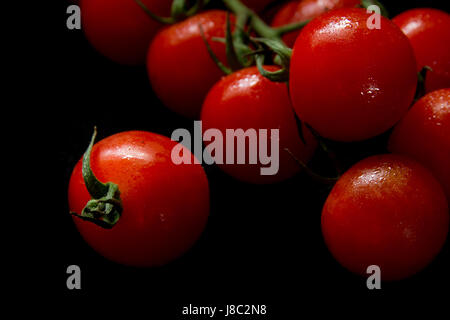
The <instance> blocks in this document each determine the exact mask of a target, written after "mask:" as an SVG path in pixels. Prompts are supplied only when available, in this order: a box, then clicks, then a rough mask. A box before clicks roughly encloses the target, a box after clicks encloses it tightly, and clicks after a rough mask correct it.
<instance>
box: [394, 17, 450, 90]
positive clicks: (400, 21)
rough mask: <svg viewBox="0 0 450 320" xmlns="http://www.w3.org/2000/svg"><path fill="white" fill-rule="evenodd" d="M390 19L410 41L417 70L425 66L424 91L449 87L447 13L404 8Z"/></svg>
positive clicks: (449, 52)
mask: <svg viewBox="0 0 450 320" xmlns="http://www.w3.org/2000/svg"><path fill="white" fill-rule="evenodd" d="M392 21H393V22H394V23H395V24H397V25H398V26H399V27H400V28H401V29H402V31H403V32H404V33H405V34H406V36H407V37H408V38H409V40H410V41H411V44H412V46H413V48H414V53H415V55H416V59H417V70H418V71H419V70H420V69H422V68H423V67H424V66H429V67H431V68H432V69H433V71H431V72H428V74H427V79H426V85H425V88H426V90H427V92H431V91H434V90H437V89H443V88H449V87H450V50H449V43H450V15H449V14H448V13H446V12H444V11H441V10H437V9H428V8H419V9H412V10H408V11H405V12H403V13H401V14H399V15H398V16H396V17H395V18H394V19H392Z"/></svg>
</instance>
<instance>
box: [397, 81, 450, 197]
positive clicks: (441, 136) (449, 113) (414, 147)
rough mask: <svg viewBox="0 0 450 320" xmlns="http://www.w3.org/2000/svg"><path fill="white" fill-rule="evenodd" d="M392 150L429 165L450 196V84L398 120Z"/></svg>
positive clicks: (425, 98)
mask: <svg viewBox="0 0 450 320" xmlns="http://www.w3.org/2000/svg"><path fill="white" fill-rule="evenodd" d="M389 150H390V151H391V152H394V153H400V154H404V155H408V156H410V157H412V158H414V159H416V160H417V161H419V162H420V163H422V164H423V165H424V166H426V167H427V168H429V169H430V170H431V171H432V172H433V173H434V175H435V177H436V178H437V179H438V180H439V181H440V182H441V184H442V186H443V187H444V189H445V191H446V194H447V199H449V200H450V88H449V89H441V90H437V91H433V92H431V93H428V94H427V95H425V96H424V97H422V98H421V99H420V100H419V101H417V102H416V103H415V104H414V106H413V107H412V108H411V109H410V110H409V111H408V113H407V114H406V116H405V117H404V118H403V119H402V121H401V122H400V123H398V124H397V126H396V127H395V129H394V131H393V132H392V135H391V137H390V139H389Z"/></svg>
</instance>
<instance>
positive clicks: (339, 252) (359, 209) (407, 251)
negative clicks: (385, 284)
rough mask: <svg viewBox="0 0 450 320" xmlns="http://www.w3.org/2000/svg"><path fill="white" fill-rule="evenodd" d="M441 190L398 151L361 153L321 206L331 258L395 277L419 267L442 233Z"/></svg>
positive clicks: (445, 208)
mask: <svg viewBox="0 0 450 320" xmlns="http://www.w3.org/2000/svg"><path fill="white" fill-rule="evenodd" d="M448 226H449V213H448V203H447V200H446V197H445V194H444V191H443V189H442V187H441V186H440V184H439V183H438V181H437V180H436V179H435V178H434V177H433V175H432V174H431V172H429V171H428V170H427V169H425V168H424V167H422V166H421V165H420V164H419V163H417V162H415V161H413V160H411V159H409V158H406V157H403V156H399V155H379V156H374V157H370V158H367V159H365V160H363V161H361V162H359V163H357V164H356V165H354V166H353V167H352V168H350V169H349V170H348V171H347V172H346V173H345V174H344V175H343V176H342V177H341V179H340V180H339V181H338V182H337V184H336V185H335V186H334V188H333V190H332V191H331V193H330V195H329V197H328V199H327V201H326V203H325V205H324V207H323V211H322V233H323V236H324V239H325V242H326V244H327V246H328V248H329V250H330V251H331V253H332V254H333V256H334V257H335V258H336V259H337V261H338V262H339V263H340V264H341V265H342V266H344V267H345V268H347V269H349V270H350V271H352V272H355V273H358V274H361V275H367V274H366V269H367V267H368V266H370V265H377V266H379V267H380V268H381V279H382V280H399V279H403V278H406V277H409V276H411V275H413V274H415V273H417V272H419V271H420V270H422V269H423V268H425V267H426V266H427V265H428V264H429V263H430V262H431V261H432V260H433V258H434V257H435V256H436V255H437V254H438V252H439V251H440V250H441V248H442V246H443V244H444V242H445V239H446V237H447V233H448Z"/></svg>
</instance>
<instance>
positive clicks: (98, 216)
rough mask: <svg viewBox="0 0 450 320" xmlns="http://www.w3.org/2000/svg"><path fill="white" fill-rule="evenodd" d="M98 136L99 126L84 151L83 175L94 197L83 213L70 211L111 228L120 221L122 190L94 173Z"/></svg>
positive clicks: (79, 216) (84, 218)
mask: <svg viewBox="0 0 450 320" xmlns="http://www.w3.org/2000/svg"><path fill="white" fill-rule="evenodd" d="M96 136H97V128H94V133H93V134H92V138H91V142H90V144H89V146H88V148H87V150H86V152H85V153H84V156H83V164H82V169H81V171H82V175H83V179H84V184H85V186H86V189H87V191H88V192H89V195H90V196H91V197H92V199H91V200H89V201H88V202H87V204H86V206H85V207H84V208H83V210H82V211H81V214H77V213H75V212H70V214H71V215H73V216H75V217H77V218H80V219H82V220H85V221H90V222H92V223H95V224H96V225H98V226H100V227H102V228H105V229H111V228H112V227H114V225H116V223H117V222H118V221H119V219H120V216H121V215H122V211H123V207H122V201H121V199H120V190H119V187H118V185H117V184H115V183H113V182H107V183H102V182H100V181H99V180H98V179H97V177H96V176H95V175H94V173H93V172H92V169H91V165H90V163H91V152H92V147H93V146H94V142H95V138H96Z"/></svg>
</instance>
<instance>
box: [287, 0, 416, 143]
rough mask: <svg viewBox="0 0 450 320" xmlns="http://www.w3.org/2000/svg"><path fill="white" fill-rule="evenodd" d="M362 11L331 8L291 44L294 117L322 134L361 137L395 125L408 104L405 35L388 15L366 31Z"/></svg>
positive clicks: (409, 63)
mask: <svg viewBox="0 0 450 320" xmlns="http://www.w3.org/2000/svg"><path fill="white" fill-rule="evenodd" d="M369 16H370V14H367V13H366V11H365V10H362V9H353V8H344V9H336V10H332V11H330V12H328V13H324V14H323V15H321V16H319V17H317V18H316V19H314V20H312V21H311V22H310V23H309V24H308V25H306V26H305V27H304V28H303V29H302V31H301V33H300V35H299V36H298V38H297V41H296V43H295V46H294V49H293V54H292V59H291V68H290V93H291V98H292V103H293V105H294V108H295V111H296V113H297V115H298V116H299V117H300V119H302V120H303V121H305V122H306V123H308V124H309V125H311V126H312V127H313V128H314V129H315V130H316V131H318V133H319V134H321V135H322V136H323V137H326V138H329V139H332V140H337V141H346V142H349V141H360V140H365V139H368V138H371V137H374V136H376V135H378V134H381V133H383V132H385V131H386V130H388V129H389V128H391V127H392V126H394V125H395V123H396V122H398V121H399V120H400V119H401V118H402V116H403V115H404V114H405V113H406V112H407V110H408V108H409V106H410V105H411V103H412V101H413V98H414V94H415V90H416V85H417V74H416V61H415V58H414V52H413V49H412V47H411V44H410V43H409V41H408V38H406V36H405V35H404V34H403V33H402V32H401V30H400V29H399V28H398V27H397V26H396V25H395V24H393V23H392V22H391V21H389V20H388V19H386V18H384V17H381V29H372V30H370V29H368V27H367V19H368V18H369Z"/></svg>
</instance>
